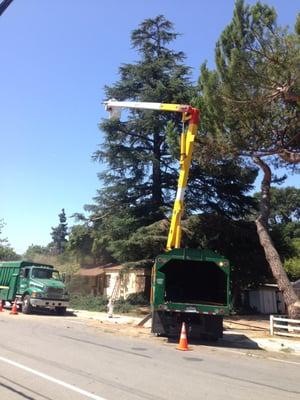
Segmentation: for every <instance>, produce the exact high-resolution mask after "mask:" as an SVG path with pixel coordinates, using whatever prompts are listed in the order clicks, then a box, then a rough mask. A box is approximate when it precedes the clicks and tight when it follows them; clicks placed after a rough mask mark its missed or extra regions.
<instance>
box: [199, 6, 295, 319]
mask: <svg viewBox="0 0 300 400" xmlns="http://www.w3.org/2000/svg"><path fill="white" fill-rule="evenodd" d="M297 26H298V25H297ZM297 26H296V29H298V28H297ZM299 39H300V37H299V35H297V34H292V33H289V32H287V31H286V30H283V29H281V28H279V27H278V26H277V23H276V12H275V10H274V8H272V7H269V6H267V5H263V4H261V3H259V2H258V3H257V4H255V5H253V6H248V5H245V4H244V1H243V0H237V1H236V5H235V9H234V14H233V18H232V21H231V23H230V24H229V25H228V26H227V27H226V29H225V30H224V31H223V33H222V35H221V37H220V39H219V40H218V42H217V45H216V65H217V69H216V71H209V70H208V68H207V67H206V65H203V66H202V68H201V78H200V89H201V93H202V98H201V102H202V104H203V105H204V110H203V111H204V118H203V119H204V124H203V128H204V130H205V131H206V134H205V136H204V137H202V139H203V141H205V143H206V147H205V148H206V151H208V150H207V149H210V151H211V152H212V151H216V150H217V151H218V152H219V153H220V154H223V155H224V156H225V157H228V155H232V156H235V157H244V158H245V157H249V160H250V161H252V162H253V164H254V165H257V166H258V167H259V168H260V170H261V172H262V174H263V179H262V182H261V201H260V212H259V215H258V217H257V219H256V226H257V233H258V236H259V239H260V243H261V245H262V246H263V248H264V251H265V255H266V258H267V260H268V263H269V265H270V267H271V270H272V273H273V276H274V277H275V279H276V281H277V283H278V286H279V288H280V289H281V290H282V292H283V296H284V299H285V303H286V305H287V307H288V310H289V314H290V315H291V316H297V314H300V309H298V308H297V305H298V304H297V300H298V299H297V296H296V294H295V292H294V290H293V288H292V286H291V284H290V282H289V281H288V278H287V276H286V274H285V271H284V269H283V266H282V262H281V258H280V255H279V253H278V251H277V250H276V248H275V246H274V243H273V241H272V239H271V236H270V232H269V217H270V188H271V183H272V181H273V180H274V176H273V174H272V169H271V166H274V167H276V166H278V165H281V166H286V167H289V166H290V165H293V166H294V165H295V164H297V163H298V162H300V141H299V129H300V124H299V121H300V119H299V115H300V114H299V112H300V71H299V61H300V51H299V50H300V40H299Z"/></svg>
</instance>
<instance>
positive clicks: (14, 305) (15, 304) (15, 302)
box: [10, 300, 19, 315]
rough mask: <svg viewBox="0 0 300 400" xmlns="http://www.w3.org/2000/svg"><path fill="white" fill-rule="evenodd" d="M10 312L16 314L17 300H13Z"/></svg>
mask: <svg viewBox="0 0 300 400" xmlns="http://www.w3.org/2000/svg"><path fill="white" fill-rule="evenodd" d="M10 314H12V315H17V314H19V313H18V307H17V300H15V301H14V304H13V306H12V309H11V312H10Z"/></svg>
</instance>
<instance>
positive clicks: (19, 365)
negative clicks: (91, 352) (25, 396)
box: [0, 357, 107, 400]
mask: <svg viewBox="0 0 300 400" xmlns="http://www.w3.org/2000/svg"><path fill="white" fill-rule="evenodd" d="M0 361H3V362H5V363H7V364H10V365H13V366H14V367H17V368H20V369H23V370H24V371H27V372H30V373H31V374H34V375H37V376H39V377H41V378H43V379H46V380H47V381H50V382H53V383H56V384H57V385H60V386H63V387H65V388H67V389H70V390H73V392H77V393H80V394H82V395H83V396H86V397H88V398H89V399H93V400H107V399H105V398H104V397H100V396H97V395H95V394H93V393H90V392H87V391H86V390H83V389H80V388H78V387H76V386H73V385H70V384H69V383H66V382H63V381H61V380H59V379H56V378H53V377H52V376H50V375H47V374H44V373H42V372H39V371H37V370H35V369H32V368H29V367H26V365H23V364H19V363H17V362H15V361H12V360H9V359H8V358H5V357H0Z"/></svg>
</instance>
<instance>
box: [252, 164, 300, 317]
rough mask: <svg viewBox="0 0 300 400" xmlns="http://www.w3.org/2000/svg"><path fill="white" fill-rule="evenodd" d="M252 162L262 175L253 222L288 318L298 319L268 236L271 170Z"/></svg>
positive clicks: (293, 297) (292, 292) (297, 309)
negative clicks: (258, 209)
mask: <svg viewBox="0 0 300 400" xmlns="http://www.w3.org/2000/svg"><path fill="white" fill-rule="evenodd" d="M254 162H255V163H256V164H257V165H258V166H259V167H260V168H261V170H262V171H263V174H264V177H263V180H262V183H261V202H260V215H259V216H258V218H257V219H256V221H255V223H256V228H257V234H258V237H259V241H260V244H261V245H262V247H263V249H264V252H265V255H266V259H267V261H268V263H269V265H270V268H271V271H272V274H273V276H274V278H275V279H276V282H277V284H278V288H279V290H280V291H281V292H282V294H283V299H284V302H285V304H286V307H287V310H288V315H289V317H290V318H300V302H299V299H298V297H297V295H296V293H295V290H294V288H293V286H292V285H291V283H290V281H289V279H288V277H287V274H286V272H285V270H284V268H283V265H282V262H281V259H280V256H279V254H278V252H277V250H276V249H275V247H274V244H273V241H272V239H271V237H270V234H269V228H268V220H269V214H270V187H271V170H270V168H269V166H268V165H267V164H266V163H265V162H264V161H262V159H260V158H258V157H255V158H254Z"/></svg>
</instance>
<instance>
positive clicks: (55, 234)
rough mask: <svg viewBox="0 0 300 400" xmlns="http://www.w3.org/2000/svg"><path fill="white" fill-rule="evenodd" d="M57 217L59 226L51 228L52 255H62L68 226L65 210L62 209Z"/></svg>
mask: <svg viewBox="0 0 300 400" xmlns="http://www.w3.org/2000/svg"><path fill="white" fill-rule="evenodd" d="M58 217H59V225H58V226H57V227H55V228H52V232H51V237H52V240H53V242H52V252H53V253H54V254H61V253H63V251H64V249H65V246H66V243H67V238H66V236H67V235H68V224H67V218H66V214H65V210H64V209H62V210H61V213H60V214H59V215H58Z"/></svg>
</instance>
